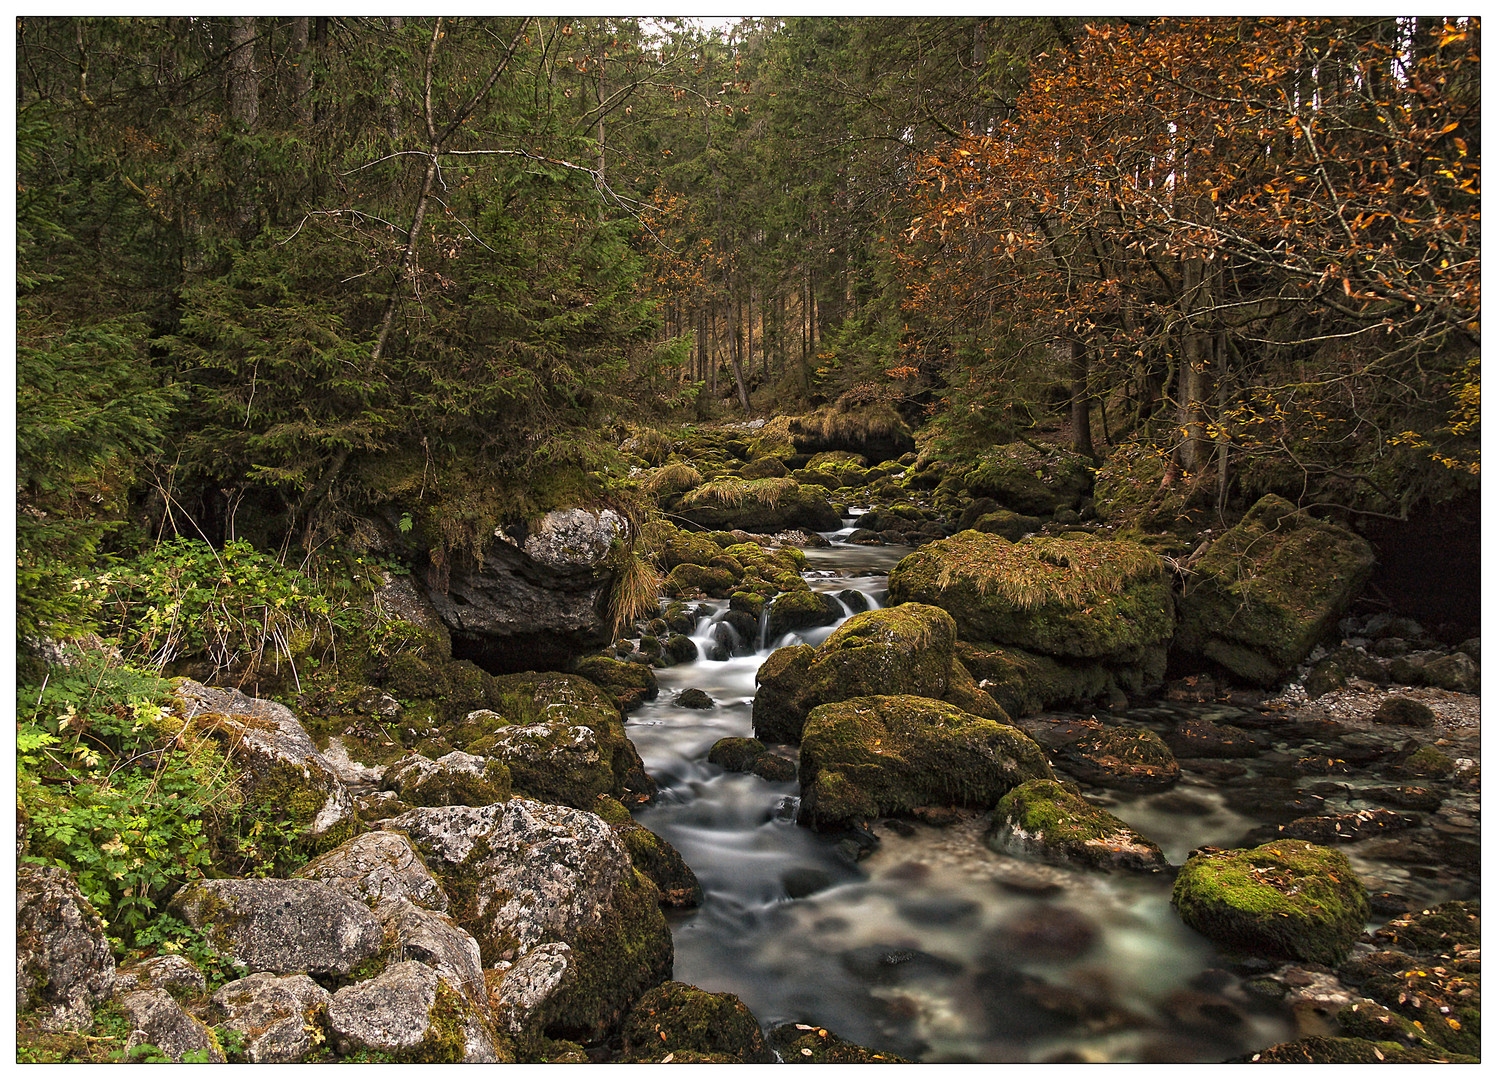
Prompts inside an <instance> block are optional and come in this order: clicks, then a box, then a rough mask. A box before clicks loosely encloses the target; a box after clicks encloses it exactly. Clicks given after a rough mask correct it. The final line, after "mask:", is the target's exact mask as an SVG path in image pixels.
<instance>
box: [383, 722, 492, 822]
mask: <svg viewBox="0 0 1497 1080" xmlns="http://www.w3.org/2000/svg"><path fill="white" fill-rule="evenodd" d="M469 715H470V716H472V715H474V714H472V713H470V714H469ZM385 784H386V785H387V786H388V787H390V788H392V789H393V790H394V791H395V792H397V793H398V794H399V795H400V798H401V800H402V801H404V802H407V803H410V804H411V805H412V806H454V805H458V804H461V805H464V806H488V805H489V804H490V803H498V802H504V800H506V799H508V798H509V797H510V794H511V792H510V775H509V767H508V766H507V765H506V764H505V763H504V762H503V761H501V760H499V759H496V758H484V757H477V756H475V755H473V754H465V753H463V752H462V751H461V750H454V751H452V752H451V753H450V754H444V755H442V756H441V757H439V758H437V759H436V760H435V761H433V760H432V759H431V758H428V757H426V756H424V755H422V754H411V755H409V756H407V757H403V758H401V759H400V760H399V761H397V762H396V763H395V764H394V765H391V766H390V768H389V771H388V772H387V773H386V774H385Z"/></svg>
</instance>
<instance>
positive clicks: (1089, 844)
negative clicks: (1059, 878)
mask: <svg viewBox="0 0 1497 1080" xmlns="http://www.w3.org/2000/svg"><path fill="white" fill-rule="evenodd" d="M987 842H988V846H989V847H991V848H992V849H993V850H994V851H998V852H1004V853H1007V854H1010V855H1022V856H1025V857H1028V858H1035V859H1039V860H1040V861H1042V862H1047V863H1054V864H1056V865H1062V866H1064V865H1078V866H1090V867H1097V868H1100V869H1109V870H1110V869H1114V868H1117V869H1124V870H1148V871H1158V870H1163V869H1164V868H1165V866H1166V863H1165V858H1164V854H1163V852H1161V851H1160V850H1159V845H1157V844H1155V843H1154V842H1153V841H1152V840H1150V839H1148V838H1147V837H1145V836H1143V835H1142V834H1140V833H1139V832H1137V831H1135V830H1134V829H1133V828H1132V827H1131V826H1129V825H1128V824H1127V823H1125V822H1123V821H1121V820H1119V819H1118V818H1116V817H1114V816H1113V815H1112V814H1109V813H1108V812H1107V811H1106V810H1103V809H1102V808H1101V807H1098V806H1093V805H1092V804H1091V803H1089V802H1087V801H1086V799H1084V798H1083V797H1082V796H1080V795H1078V794H1077V793H1076V792H1074V791H1072V790H1070V789H1069V788H1067V787H1066V786H1064V785H1063V784H1061V783H1059V782H1057V781H1055V780H1043V779H1041V780H1030V781H1027V782H1025V783H1023V784H1020V785H1019V786H1018V787H1016V788H1014V789H1013V790H1012V791H1010V792H1009V793H1008V794H1007V795H1005V796H1004V797H1003V799H1002V800H1001V801H1000V802H999V803H998V806H997V809H996V810H994V812H993V825H992V827H991V829H989V831H988V836H987Z"/></svg>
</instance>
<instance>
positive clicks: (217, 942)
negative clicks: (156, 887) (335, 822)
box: [171, 878, 385, 976]
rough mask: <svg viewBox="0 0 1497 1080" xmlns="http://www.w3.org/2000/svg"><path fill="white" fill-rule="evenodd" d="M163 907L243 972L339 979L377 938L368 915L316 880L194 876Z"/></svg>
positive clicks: (372, 949) (375, 946) (374, 949)
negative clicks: (204, 934) (202, 933)
mask: <svg viewBox="0 0 1497 1080" xmlns="http://www.w3.org/2000/svg"><path fill="white" fill-rule="evenodd" d="M171 907H172V910H173V911H175V912H176V913H177V914H178V915H179V916H180V917H181V918H182V919H184V920H185V921H186V922H187V923H188V924H189V925H191V926H194V927H197V928H198V929H200V930H205V931H206V932H207V935H208V939H209V941H211V942H212V944H213V946H214V948H216V949H217V950H218V951H219V952H220V953H221V954H223V955H224V956H225V957H227V958H229V959H230V960H237V961H239V962H240V963H242V964H243V965H244V966H245V969H246V971H248V972H249V973H254V972H256V971H273V972H276V973H277V974H281V975H291V974H294V973H296V972H306V973H308V974H312V975H339V976H346V975H348V974H349V973H350V972H351V971H353V969H354V968H356V967H358V966H359V964H361V963H363V962H364V961H365V960H368V959H369V958H370V957H373V956H375V955H377V954H378V953H379V951H380V949H381V948H382V947H383V945H384V940H385V939H384V933H383V932H382V930H381V929H380V924H379V920H378V919H376V918H375V917H374V914H373V912H371V911H370V910H369V909H368V908H367V907H366V906H364V905H363V904H361V903H359V902H358V901H356V900H353V899H351V898H350V897H348V896H347V895H345V894H344V893H341V892H339V891H338V890H337V889H334V888H332V887H331V886H329V885H324V884H323V883H322V882H320V881H303V880H293V881H286V880H280V879H276V878H266V879H263V880H260V879H250V878H229V879H225V880H219V881H198V882H194V883H193V884H191V885H188V886H187V887H185V888H184V889H182V891H181V892H179V893H178V894H177V895H176V897H175V898H174V899H173V900H172V904H171Z"/></svg>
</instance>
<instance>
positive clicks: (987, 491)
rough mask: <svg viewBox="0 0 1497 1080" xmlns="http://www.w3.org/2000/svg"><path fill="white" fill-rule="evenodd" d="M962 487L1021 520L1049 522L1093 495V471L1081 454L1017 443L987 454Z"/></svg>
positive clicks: (969, 472)
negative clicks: (1034, 518)
mask: <svg viewBox="0 0 1497 1080" xmlns="http://www.w3.org/2000/svg"><path fill="white" fill-rule="evenodd" d="M962 484H963V486H965V487H966V489H967V492H968V494H970V495H972V496H973V497H974V498H976V497H987V498H990V499H994V500H996V501H997V502H998V503H999V505H1001V506H1003V507H1006V508H1007V509H1009V510H1017V511H1018V512H1019V513H1021V514H1038V515H1041V516H1043V517H1049V516H1051V515H1052V514H1054V513H1055V511H1057V510H1059V509H1060V508H1062V507H1075V505H1076V504H1077V503H1078V502H1080V501H1081V499H1082V498H1083V497H1084V496H1086V495H1087V493H1089V492H1090V491H1091V489H1092V467H1091V463H1090V462H1088V461H1087V460H1086V459H1085V458H1084V457H1082V456H1081V455H1080V454H1075V453H1072V452H1070V451H1068V450H1062V449H1060V448H1051V449H1041V448H1039V447H1036V446H1034V445H1032V444H1030V443H1024V442H1013V443H1008V444H1006V445H1003V446H995V447H993V448H991V449H989V450H987V451H985V452H984V453H983V454H982V456H981V457H980V458H979V459H978V461H977V464H976V465H974V466H973V467H972V468H971V469H970V470H968V472H967V473H966V475H965V476H964V477H963V478H962Z"/></svg>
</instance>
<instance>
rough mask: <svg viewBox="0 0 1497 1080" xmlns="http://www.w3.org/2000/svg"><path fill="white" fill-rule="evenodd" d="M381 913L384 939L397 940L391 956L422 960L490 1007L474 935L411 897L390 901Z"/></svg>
mask: <svg viewBox="0 0 1497 1080" xmlns="http://www.w3.org/2000/svg"><path fill="white" fill-rule="evenodd" d="M378 914H379V919H380V922H381V924H383V926H384V928H385V940H387V941H392V942H394V943H395V944H394V948H393V950H392V952H391V959H393V960H419V961H421V963H423V964H425V965H426V966H427V967H429V968H431V969H432V970H433V971H435V972H436V973H437V974H438V975H440V976H442V978H444V979H446V980H447V984H448V985H449V986H451V987H452V988H453V989H455V990H458V991H461V992H462V994H463V996H464V997H466V998H467V999H468V1000H469V1001H470V1002H472V1003H473V1005H475V1006H477V1007H478V1008H480V1009H482V1008H485V1007H486V1006H487V1002H488V990H487V989H486V988H485V986H484V981H483V961H482V959H481V957H480V955H479V951H478V942H476V941H474V940H473V935H472V934H470V933H468V932H467V931H466V930H464V929H462V928H461V927H460V926H458V925H457V923H456V922H455V921H453V919H452V918H451V917H450V916H447V915H440V914H438V913H437V912H434V911H427V910H425V909H423V908H419V907H417V906H416V905H415V904H413V903H411V902H410V901H409V900H394V901H391V902H389V903H387V904H385V905H384V906H383V907H381V908H380V909H379V912H378Z"/></svg>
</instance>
